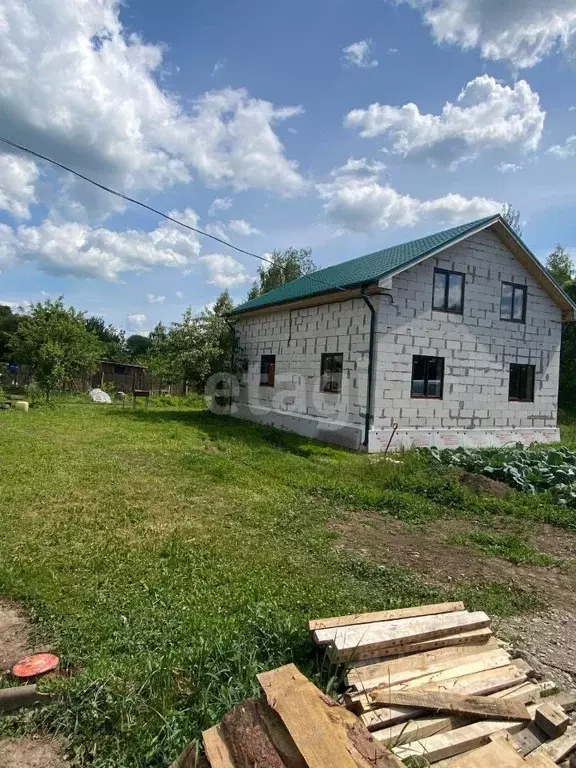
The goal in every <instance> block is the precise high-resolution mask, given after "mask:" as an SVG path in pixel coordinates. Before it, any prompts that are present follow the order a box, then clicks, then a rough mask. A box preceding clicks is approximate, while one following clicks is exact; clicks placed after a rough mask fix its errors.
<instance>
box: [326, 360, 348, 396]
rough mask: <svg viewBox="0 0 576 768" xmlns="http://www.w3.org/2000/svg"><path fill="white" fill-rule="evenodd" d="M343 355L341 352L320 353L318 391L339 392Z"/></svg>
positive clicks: (340, 389) (340, 388)
mask: <svg viewBox="0 0 576 768" xmlns="http://www.w3.org/2000/svg"><path fill="white" fill-rule="evenodd" d="M343 363H344V356H343V355H342V354H341V353H338V354H334V353H332V352H327V353H325V354H323V355H322V361H321V363H320V391H321V392H335V393H338V392H341V391H342V367H343Z"/></svg>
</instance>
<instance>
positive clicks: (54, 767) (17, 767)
mask: <svg viewBox="0 0 576 768" xmlns="http://www.w3.org/2000/svg"><path fill="white" fill-rule="evenodd" d="M0 765H1V766H2V768H69V766H70V763H68V762H67V761H66V760H65V759H64V755H63V752H62V747H61V745H60V744H59V743H58V742H57V741H56V740H54V739H44V738H26V739H5V740H4V741H0Z"/></svg>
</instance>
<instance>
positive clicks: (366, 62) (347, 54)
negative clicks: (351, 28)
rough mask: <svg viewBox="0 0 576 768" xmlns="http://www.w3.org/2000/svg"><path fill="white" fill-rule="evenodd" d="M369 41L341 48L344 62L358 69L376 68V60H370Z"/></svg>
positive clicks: (370, 43) (360, 41)
mask: <svg viewBox="0 0 576 768" xmlns="http://www.w3.org/2000/svg"><path fill="white" fill-rule="evenodd" d="M371 45H372V41H371V40H359V41H358V42H357V43H352V44H351V45H348V46H346V48H342V53H343V54H344V61H345V62H346V63H347V64H349V65H351V66H354V67H359V68H360V69H373V68H374V67H377V66H378V62H377V60H376V59H371V58H370V46H371Z"/></svg>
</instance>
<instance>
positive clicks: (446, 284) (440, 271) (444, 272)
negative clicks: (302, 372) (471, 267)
mask: <svg viewBox="0 0 576 768" xmlns="http://www.w3.org/2000/svg"><path fill="white" fill-rule="evenodd" d="M437 275H444V300H443V303H442V306H441V307H439V306H436V304H435V303H434V299H435V296H436V276H437ZM450 275H458V277H461V278H462V293H461V295H460V307H459V308H458V309H448V295H449V292H450ZM465 291H466V274H465V273H464V272H457V271H456V270H454V269H442V268H441V267H435V268H434V281H433V283H432V310H433V311H434V312H449V313H450V314H451V315H463V314H464V293H465Z"/></svg>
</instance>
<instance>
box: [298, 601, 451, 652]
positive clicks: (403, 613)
mask: <svg viewBox="0 0 576 768" xmlns="http://www.w3.org/2000/svg"><path fill="white" fill-rule="evenodd" d="M464 610H465V605H464V603H462V602H458V603H436V604H434V605H416V606H414V607H413V608H399V609H397V610H390V611H375V612H374V613H352V614H349V615H348V616H334V617H332V618H330V619H313V620H312V621H309V622H308V629H309V630H310V632H318V630H323V629H336V628H337V627H351V626H354V625H356V624H371V623H373V622H376V621H394V620H397V619H413V618H415V617H417V616H435V615H438V614H441V613H453V612H454V611H464ZM333 639H334V637H333V635H330V634H319V636H318V639H317V641H316V642H318V643H320V644H321V645H323V644H324V643H329V642H331V640H333Z"/></svg>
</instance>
